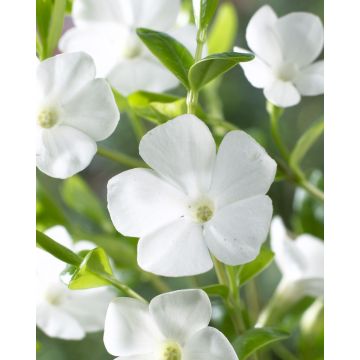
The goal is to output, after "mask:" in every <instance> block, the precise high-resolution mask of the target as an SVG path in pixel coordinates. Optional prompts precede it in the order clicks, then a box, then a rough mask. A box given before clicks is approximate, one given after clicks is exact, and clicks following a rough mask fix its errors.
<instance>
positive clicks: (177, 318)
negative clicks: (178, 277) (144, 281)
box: [104, 290, 238, 360]
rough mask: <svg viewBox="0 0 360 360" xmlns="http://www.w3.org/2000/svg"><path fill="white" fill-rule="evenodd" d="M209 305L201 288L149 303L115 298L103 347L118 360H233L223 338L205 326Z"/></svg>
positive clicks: (233, 352) (228, 344) (220, 334)
mask: <svg viewBox="0 0 360 360" xmlns="http://www.w3.org/2000/svg"><path fill="white" fill-rule="evenodd" d="M210 318H211V304H210V301H209V298H208V296H207V295H206V293H205V292H204V291H202V290H179V291H174V292H171V293H165V294H162V295H159V296H157V297H155V298H154V299H152V301H151V302H150V304H149V305H147V304H145V303H143V302H141V301H139V300H134V299H131V298H124V297H123V298H117V299H115V300H113V301H112V302H111V304H110V305H109V309H108V312H107V314H106V319H105V329H104V343H105V347H106V349H107V351H108V352H109V353H110V354H112V355H114V356H119V358H118V359H129V360H130V359H139V360H140V359H141V360H218V359H226V360H237V359H238V357H237V356H236V353H235V351H234V349H233V348H232V346H231V345H230V343H229V341H228V340H227V339H226V337H225V336H224V335H223V334H222V333H221V332H220V331H219V330H217V329H215V328H212V327H209V326H208V325H209V322H210Z"/></svg>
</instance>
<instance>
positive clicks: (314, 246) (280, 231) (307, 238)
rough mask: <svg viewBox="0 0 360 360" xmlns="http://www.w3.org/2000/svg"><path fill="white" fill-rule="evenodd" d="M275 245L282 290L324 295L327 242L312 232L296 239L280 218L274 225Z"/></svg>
mask: <svg viewBox="0 0 360 360" xmlns="http://www.w3.org/2000/svg"><path fill="white" fill-rule="evenodd" d="M271 248H272V250H273V251H274V253H275V261H276V264H277V265H278V267H279V269H280V271H281V273H282V275H283V278H282V280H281V282H280V284H279V287H278V293H280V294H283V295H284V296H285V297H291V298H294V300H297V299H300V298H301V297H303V296H305V295H309V296H314V297H318V296H323V294H324V243H323V241H322V240H320V239H318V238H316V237H315V236H312V235H309V234H302V235H300V236H298V237H297V238H296V239H295V240H293V239H292V238H291V237H290V236H289V234H288V233H287V231H286V228H285V226H284V223H283V222H282V220H281V218H280V217H278V216H277V217H275V218H274V219H273V221H272V224H271Z"/></svg>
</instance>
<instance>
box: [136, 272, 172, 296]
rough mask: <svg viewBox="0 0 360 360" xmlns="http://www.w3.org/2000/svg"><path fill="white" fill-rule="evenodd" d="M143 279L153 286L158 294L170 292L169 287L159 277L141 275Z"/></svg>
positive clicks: (146, 274) (149, 274)
mask: <svg viewBox="0 0 360 360" xmlns="http://www.w3.org/2000/svg"><path fill="white" fill-rule="evenodd" d="M143 274H144V277H145V278H146V279H147V280H148V281H149V282H150V283H151V284H152V285H153V286H154V288H155V289H156V290H158V291H159V292H160V293H166V292H169V291H171V288H170V286H168V284H166V283H165V282H164V281H163V280H162V279H161V278H160V277H158V276H156V275H154V274H151V273H143Z"/></svg>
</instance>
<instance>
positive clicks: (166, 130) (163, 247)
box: [108, 115, 276, 276]
mask: <svg viewBox="0 0 360 360" xmlns="http://www.w3.org/2000/svg"><path fill="white" fill-rule="evenodd" d="M139 149H140V155H141V157H142V158H143V159H144V160H145V162H146V163H147V164H148V165H149V166H150V167H151V168H152V169H153V170H152V169H132V170H129V171H125V172H123V173H121V174H119V175H117V176H115V177H114V178H112V179H111V180H110V181H109V183H108V208H109V211H110V216H111V219H112V221H113V223H114V225H115V227H116V229H117V230H118V231H119V232H121V233H123V234H124V235H127V236H134V237H140V240H139V243H138V263H139V265H140V266H141V267H142V268H143V269H144V270H147V271H150V272H153V273H156V274H160V275H165V276H185V275H194V274H199V273H203V272H206V271H208V270H210V269H211V268H212V266H213V264H212V260H211V257H210V254H209V250H210V252H211V253H212V254H214V255H215V257H216V258H218V259H219V260H220V261H222V262H223V263H225V264H230V265H238V264H243V263H246V262H249V261H251V260H253V259H254V258H255V257H256V256H257V255H258V253H259V250H260V246H261V244H262V243H263V242H264V241H265V239H266V236H267V233H268V230H269V226H270V221H271V216H272V203H271V200H270V198H269V197H267V196H266V195H265V194H266V192H267V191H268V189H269V187H270V185H271V183H272V182H273V180H274V176H275V171H276V164H275V162H274V161H273V160H272V159H271V158H270V157H269V156H268V155H267V153H266V152H265V150H264V149H263V148H262V147H261V146H260V145H259V144H258V143H256V142H255V140H254V139H252V138H251V137H250V136H249V135H247V134H246V133H244V132H243V131H231V132H230V133H228V134H227V135H226V136H225V137H224V140H223V141H222V143H221V145H220V148H219V151H218V153H217V154H216V145H215V141H214V139H213V137H212V135H211V132H210V130H209V129H208V127H207V126H206V125H205V124H204V123H203V122H202V121H201V120H199V119H198V118H197V117H195V116H193V115H182V116H179V117H177V118H175V119H174V120H170V121H168V122H167V123H165V124H163V125H160V126H158V127H156V128H154V129H153V130H151V131H149V132H148V133H147V134H146V135H145V136H144V137H143V138H142V140H141V142H140V147H139Z"/></svg>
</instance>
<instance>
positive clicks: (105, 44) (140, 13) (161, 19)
mask: <svg viewBox="0 0 360 360" xmlns="http://www.w3.org/2000/svg"><path fill="white" fill-rule="evenodd" d="M180 4H181V1H180V0H171V1H169V0H152V1H149V0H101V1H99V0H77V1H75V2H74V6H73V11H72V18H73V20H74V22H75V28H73V29H70V30H69V31H67V32H66V33H65V35H64V36H63V37H62V38H61V40H60V45H59V46H60V49H61V50H62V51H63V52H69V51H79V50H81V51H85V52H86V53H88V54H90V55H91V56H92V57H93V58H94V60H95V63H96V68H97V71H98V75H99V76H103V77H106V78H107V79H108V80H109V82H110V83H111V85H112V86H113V87H114V88H116V89H117V90H118V91H119V92H120V93H122V94H124V95H128V94H130V93H132V92H134V91H137V90H147V91H155V92H161V91H164V90H167V89H171V88H173V87H175V86H177V85H178V80H177V79H176V78H175V76H174V75H172V74H171V73H170V72H169V71H168V70H167V69H165V68H164V67H163V66H162V65H161V64H160V63H159V62H158V61H157V59H156V58H155V57H154V56H153V55H152V54H151V53H150V52H149V51H148V50H147V48H146V47H145V45H143V44H142V42H141V40H140V39H139V38H138V36H137V34H136V28H139V27H145V28H150V29H153V30H157V31H163V32H166V33H169V34H170V35H171V36H173V37H175V38H176V39H177V40H179V41H180V42H182V43H184V45H185V46H187V47H188V49H189V50H190V51H191V52H192V53H194V52H195V47H196V40H195V39H196V29H195V27H194V26H192V25H187V26H183V27H181V28H175V24H176V19H177V17H178V15H179V12H180Z"/></svg>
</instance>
